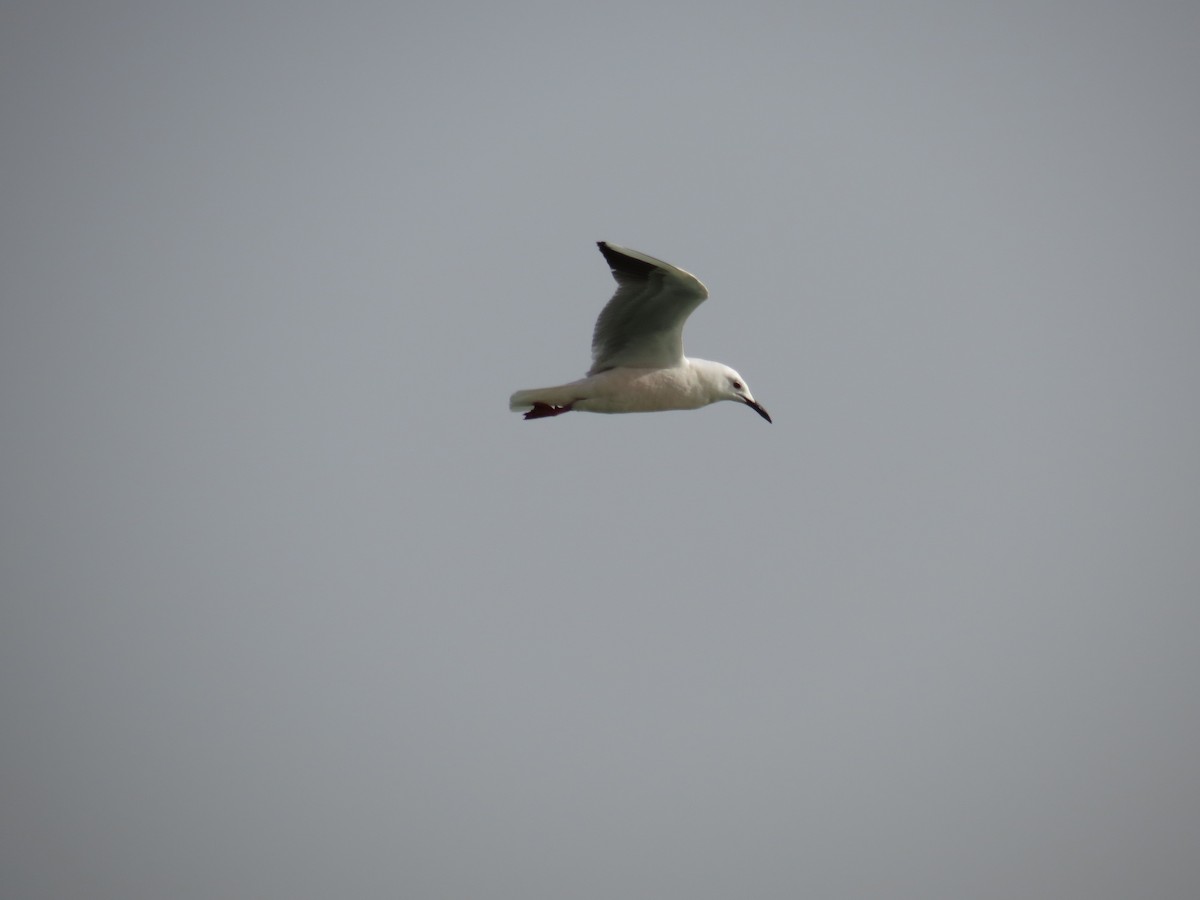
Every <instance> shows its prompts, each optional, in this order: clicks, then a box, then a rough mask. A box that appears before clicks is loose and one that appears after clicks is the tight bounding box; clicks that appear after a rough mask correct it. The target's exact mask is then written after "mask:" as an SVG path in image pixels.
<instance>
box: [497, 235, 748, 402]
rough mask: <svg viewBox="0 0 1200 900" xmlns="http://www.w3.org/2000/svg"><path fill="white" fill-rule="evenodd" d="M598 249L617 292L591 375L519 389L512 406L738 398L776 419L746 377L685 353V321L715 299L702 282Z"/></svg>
mask: <svg viewBox="0 0 1200 900" xmlns="http://www.w3.org/2000/svg"><path fill="white" fill-rule="evenodd" d="M596 246H597V247H599V248H600V252H601V253H602V254H604V258H605V259H606V260H607V261H608V265H609V267H610V268H611V269H612V274H613V278H614V279H615V280H616V282H617V292H616V293H615V294H613V295H612V299H611V300H609V301H608V303H607V305H605V307H604V309H603V310H601V312H600V317H599V318H598V319H596V328H595V330H594V331H593V332H592V367H591V369H589V370H588V373H587V377H585V378H581V379H579V380H578V381H572V382H570V383H569V384H560V385H557V386H555V387H545V388H533V389H532V390H527V391H517V392H516V393H515V394H513V395H512V397H511V398H509V401H508V405H509V409H511V410H513V411H514V412H524V413H525V418H526V419H542V418H546V417H548V416H560V415H562V414H563V413H566V412H571V411H572V410H579V411H580V412H597V413H629V412H659V411H661V410H668V409H699V408H700V407H702V406H708V405H709V404H710V403H716V402H718V401H720V400H734V401H736V402H738V403H744V404H746V405H747V406H749V407H750V408H751V409H752V410H754V411H755V412H756V413H758V414H759V415H760V416H762V417H763V418H764V419H766V420H767V421H768V422H770V421H771V417H770V415H768V414H767V411H766V410H765V409H763V407H762V405H761V404H760V403H759V402H758V401H757V400H755V399H754V396H753V395H752V394H751V393H750V388H749V387H747V385H746V380H745V379H744V378H742V376H741V375H739V374H738V373H737V372H735V371H734V370H733V369H731V368H729V366H727V365H724V364H722V363H719V362H712V361H710V360H707V359H689V358H688V357H686V356H684V355H683V323H684V322H686V321H687V317H688V316H689V315H691V313H692V310H694V309H695V308H696V307H697V306H699V305H700V304H701V303H703V302H704V300H705V298H706V297H708V289H707V288H706V287H705V286H704V285H703V284H701V283H700V279H698V278H697V277H696V276H695V275H693V274H691V273H690V272H685V271H684V270H683V269H679V268H676V267H675V266H673V265H671V264H670V263H665V262H663V261H662V260H661V259H655V258H654V257H653V256H647V255H646V254H645V253H639V252H638V251H637V250H628V249H626V248H625V247H618V246H617V245H616V244H610V243H609V242H608V241H598V242H597V244H596Z"/></svg>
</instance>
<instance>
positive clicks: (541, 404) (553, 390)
mask: <svg viewBox="0 0 1200 900" xmlns="http://www.w3.org/2000/svg"><path fill="white" fill-rule="evenodd" d="M579 399H580V397H579V390H578V388H575V387H574V386H573V385H569V384H561V385H558V386H557V387H547V388H532V389H530V390H527V391H517V392H516V393H515V394H513V395H512V396H511V397H509V398H508V408H509V409H511V410H512V411H513V412H523V413H525V418H527V419H540V418H542V417H543V416H555V415H558V414H559V413H560V412H568V411H569V410H570V409H571V405H572V404H573V403H574V402H575V401H576V400H579ZM549 410H554V411H553V412H550V411H549Z"/></svg>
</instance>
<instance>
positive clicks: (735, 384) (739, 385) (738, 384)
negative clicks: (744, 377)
mask: <svg viewBox="0 0 1200 900" xmlns="http://www.w3.org/2000/svg"><path fill="white" fill-rule="evenodd" d="M743 387H745V385H744V384H742V383H741V382H740V381H735V382H733V389H734V390H735V391H740V390H741V389H742V388H743Z"/></svg>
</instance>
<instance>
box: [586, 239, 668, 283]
mask: <svg viewBox="0 0 1200 900" xmlns="http://www.w3.org/2000/svg"><path fill="white" fill-rule="evenodd" d="M596 246H597V247H599V248H600V252H601V253H602V254H604V259H605V260H606V261H607V262H608V267H609V268H610V269H612V270H613V272H616V273H621V274H624V275H635V276H637V277H639V278H644V277H645V276H647V275H649V274H650V273H651V272H655V271H657V270H658V266H656V265H654V264H653V263H648V262H646V261H645V260H644V259H637V258H636V257H633V256H627V255H625V254H624V253H622V252H621V251H619V250H617V249H615V248H614V247H613V246H612V245H611V244H610V243H609V242H608V241H596Z"/></svg>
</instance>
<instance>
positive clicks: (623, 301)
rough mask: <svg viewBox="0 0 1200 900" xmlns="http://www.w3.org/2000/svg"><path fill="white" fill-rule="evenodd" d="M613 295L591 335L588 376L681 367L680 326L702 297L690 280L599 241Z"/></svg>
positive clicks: (685, 274)
mask: <svg viewBox="0 0 1200 900" xmlns="http://www.w3.org/2000/svg"><path fill="white" fill-rule="evenodd" d="M596 246H598V247H599V248H600V252H601V253H603V254H604V258H605V259H606V260H607V261H608V264H609V266H610V267H611V268H612V273H613V278H614V279H616V282H617V292H616V293H615V294H613V295H612V299H611V300H609V301H608V304H607V305H606V306H605V307H604V309H603V310H601V312H600V318H598V319H597V320H596V329H595V331H593V332H592V368H591V369H590V370H589V371H588V374H589V375H595V374H596V373H597V372H603V371H605V370H606V369H612V368H615V367H617V366H631V367H633V368H647V369H658V368H667V367H669V366H677V365H680V364H681V363H682V362H683V323H684V322H686V321H687V317H688V316H690V315H691V314H692V310H694V309H695V308H696V307H697V306H699V305H700V304H701V303H703V302H704V299H705V298H706V297H707V296H708V289H707V288H705V287H704V285H703V284H701V283H700V279H698V278H697V277H696V276H695V275H692V274H691V273H690V272H685V271H683V269H677V268H676V267H675V266H673V265H671V264H670V263H665V262H663V261H662V260H661V259H655V258H654V257H653V256H647V255H646V254H645V253H638V252H637V251H636V250H627V249H625V248H624V247H618V246H617V245H616V244H610V243H608V242H607V241H600V242H598V243H597V245H596Z"/></svg>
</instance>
